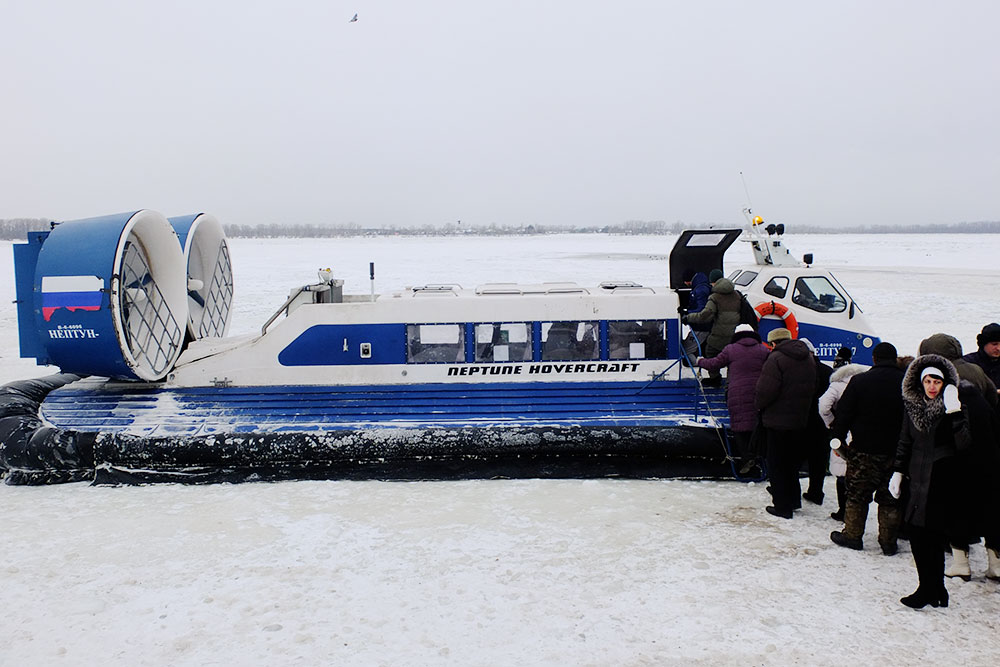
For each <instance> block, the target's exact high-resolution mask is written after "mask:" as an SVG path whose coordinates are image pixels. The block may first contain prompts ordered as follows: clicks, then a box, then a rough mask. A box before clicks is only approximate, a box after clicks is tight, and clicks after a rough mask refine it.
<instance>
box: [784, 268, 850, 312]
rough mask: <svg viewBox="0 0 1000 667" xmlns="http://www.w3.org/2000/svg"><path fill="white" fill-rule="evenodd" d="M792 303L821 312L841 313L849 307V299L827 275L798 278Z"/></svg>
mask: <svg viewBox="0 0 1000 667" xmlns="http://www.w3.org/2000/svg"><path fill="white" fill-rule="evenodd" d="M792 303H795V304H798V305H800V306H805V307H806V308H809V309H810V310H816V311H819V312H821V313H839V312H841V311H843V310H844V309H845V308H847V299H845V298H844V297H843V295H841V293H840V292H839V291H837V288H836V287H834V286H833V283H831V282H830V281H829V280H828V279H827V278H826V277H825V276H811V277H809V278H799V279H798V280H796V281H795V290H794V291H793V292H792Z"/></svg>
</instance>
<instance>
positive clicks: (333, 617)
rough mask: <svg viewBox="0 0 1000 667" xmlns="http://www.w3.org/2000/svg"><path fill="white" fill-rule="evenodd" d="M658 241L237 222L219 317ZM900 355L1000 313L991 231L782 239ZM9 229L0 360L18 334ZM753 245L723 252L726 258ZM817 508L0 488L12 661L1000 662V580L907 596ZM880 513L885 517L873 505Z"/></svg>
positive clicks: (8, 362)
mask: <svg viewBox="0 0 1000 667" xmlns="http://www.w3.org/2000/svg"><path fill="white" fill-rule="evenodd" d="M671 244H672V239H664V238H660V237H607V236H553V237H542V238H495V239H493V238H491V239H483V238H450V239H433V238H430V239H427V238H409V237H399V238H379V239H340V240H320V241H316V240H308V241H303V240H272V241H250V240H241V239H236V240H233V241H232V246H233V256H234V262H235V271H236V290H237V292H236V310H235V314H234V321H233V327H232V333H244V332H250V331H253V330H255V329H256V328H257V327H259V326H260V324H261V323H262V322H263V321H264V320H265V319H266V318H267V316H269V315H270V313H271V312H272V311H273V310H274V309H276V308H277V306H278V305H280V303H281V302H282V301H283V299H284V297H285V296H286V295H287V292H288V289H289V288H290V287H291V286H293V285H296V284H301V283H305V282H310V281H312V280H313V279H314V278H315V269H316V268H317V267H320V266H323V267H326V266H332V267H333V268H334V270H335V273H337V275H340V276H342V277H345V278H346V279H347V281H348V285H347V289H348V291H354V292H367V290H368V262H369V261H375V262H376V272H377V275H376V279H377V289H378V290H379V291H383V290H389V289H392V288H397V287H402V286H405V285H414V284H423V283H435V282H459V283H463V284H465V285H466V286H468V285H473V284H477V283H482V282H489V281H513V280H516V281H520V282H538V281H543V280H566V279H569V280H576V281H577V282H580V283H582V284H588V283H589V284H594V283H596V282H598V281H601V280H607V279H630V280H635V281H637V282H643V283H661V284H662V283H663V282H664V280H665V276H666V267H665V257H666V254H667V252H669V247H670V245H671ZM789 244H790V246H791V247H792V249H793V251H795V252H796V253H797V254H802V253H804V252H813V253H814V254H815V256H816V260H817V261H818V262H822V263H828V264H831V265H833V266H834V268H835V271H836V273H837V275H838V277H839V278H840V280H841V282H842V283H844V285H845V286H846V287H847V289H848V290H849V291H850V292H851V293H852V295H853V296H855V297H856V298H857V299H858V300H859V301H860V303H861V304H862V306H863V307H864V309H865V311H866V313H867V314H868V315H869V316H870V317H871V318H872V320H873V322H874V323H875V325H876V327H877V329H878V330H879V331H880V333H881V334H882V337H883V338H884V339H886V340H889V341H891V342H893V343H895V344H896V345H897V347H898V348H899V350H900V353H901V354H915V353H916V348H917V345H918V344H919V342H920V340H921V339H923V338H924V337H926V336H927V335H929V334H931V333H935V332H938V331H944V332H947V333H951V334H953V335H955V336H957V337H958V338H959V339H960V340H961V341H962V343H963V344H964V345H965V346H966V347H967V348H969V349H971V348H972V346H974V345H975V334H976V333H977V332H978V331H979V329H980V328H981V327H982V326H983V324H986V323H987V322H991V321H1000V301H998V300H997V298H996V296H995V295H996V294H998V293H1000V270H998V269H997V268H996V263H995V257H996V256H998V254H1000V237H997V236H956V237H947V236H940V235H899V236H832V235H831V236H801V237H798V238H796V237H790V238H789ZM9 245H10V244H9V243H8V242H0V276H4V278H3V281H2V282H0V299H2V300H3V303H4V304H8V305H4V306H2V307H0V382H8V381H11V380H15V379H20V378H24V377H29V376H32V375H41V374H46V373H48V372H49V371H50V370H52V369H44V368H38V367H36V366H34V363H33V362H32V361H31V360H21V359H19V358H18V356H17V354H18V353H17V334H16V318H15V313H14V307H13V306H12V305H9V304H10V302H11V301H12V300H13V299H14V288H13V284H12V283H13V280H12V277H13V269H12V260H11V253H10V249H9V248H8V247H6V246H9ZM744 254H745V257H746V259H747V260H748V261H749V253H748V251H746V249H745V248H734V250H733V251H731V253H730V257H729V258H728V259H729V260H730V264H728V265H727V269H729V268H731V267H732V266H735V265H736V264H737V263H739V262H738V261H737V260H738V259H739V257H740V256H744ZM827 493H828V500H827V503H826V505H824V506H823V507H817V506H815V505H808V504H807V506H806V507H805V508H804V509H803V511H802V512H800V513H799V515H797V516H796V518H795V519H794V520H793V521H785V520H782V519H776V518H773V517H771V516H769V515H767V514H765V513H764V512H763V507H764V506H765V505H766V504H767V494H766V492H765V491H764V488H763V485H743V484H738V483H735V482H689V481H680V480H673V481H634V480H633V481H625V480H585V481H577V480H565V481H551V480H550V481H543V480H520V481H470V482H421V483H384V482H290V483H280V484H245V485H237V486H230V485H219V486H209V487H184V486H170V485H163V486H151V487H137V488H132V487H122V488H108V487H91V486H88V485H86V484H73V485H64V486H56V487H44V488H23V487H7V486H0V507H3V510H4V514H3V526H4V539H3V540H2V541H0V575H2V579H0V582H2V583H0V590H2V591H3V598H4V603H3V605H2V607H0V627H2V628H3V630H4V632H3V637H2V638H0V665H24V664H46V665H48V664H66V665H71V664H72V665H89V664H93V663H95V662H101V663H104V664H122V665H124V664H128V665H133V664H138V665H162V664H172V665H207V664H220V665H222V664H225V665H233V664H269V665H285V664H308V665H312V664H352V665H354V664H356V665H382V664H385V665H401V664H402V665H425V664H454V665H497V664H503V665H514V664H541V665H563V664H578V665H662V664H680V663H683V664H706V665H719V664H721V665H747V664H775V665H779V664H782V665H783V664H803V665H835V664H844V663H850V662H862V661H863V662H864V663H871V662H875V663H878V662H882V663H906V662H916V661H926V662H930V663H932V664H934V663H943V664H959V663H963V664H975V665H979V664H982V665H986V664H990V665H992V664H995V662H996V656H997V655H1000V585H998V584H996V583H993V582H988V581H986V580H985V579H983V577H982V572H983V570H984V569H985V555H984V552H983V550H982V547H974V548H973V552H972V560H973V571H974V573H975V574H976V575H977V576H975V577H974V578H973V580H972V581H970V582H961V581H951V582H949V590H950V591H951V595H952V601H951V606H950V607H949V608H948V609H945V610H937V609H934V610H931V609H928V610H923V611H919V612H915V611H912V610H909V609H907V608H905V607H903V606H902V605H900V604H899V602H898V598H899V597H900V596H901V595H905V594H907V593H910V592H911V591H912V590H913V589H914V588H915V586H916V574H915V572H914V570H913V566H912V561H911V559H910V557H909V550H908V547H907V545H906V543H903V546H902V551H901V553H900V554H899V555H897V556H895V557H891V558H887V557H884V556H882V555H881V553H880V552H879V551H878V548H877V544H876V543H875V540H874V530H875V526H874V517H872V518H871V521H870V524H869V530H868V535H867V537H868V539H867V541H866V550H865V551H864V552H861V553H859V552H853V551H848V550H845V549H841V548H839V547H836V546H834V545H833V544H831V543H830V541H829V538H828V535H829V532H830V531H831V530H833V529H836V528H839V524H836V523H835V522H834V521H832V520H831V519H830V518H829V512H830V511H831V510H832V509H833V508H832V501H831V500H830V499H832V498H833V496H834V492H833V484H832V480H828V485H827ZM873 514H874V513H873Z"/></svg>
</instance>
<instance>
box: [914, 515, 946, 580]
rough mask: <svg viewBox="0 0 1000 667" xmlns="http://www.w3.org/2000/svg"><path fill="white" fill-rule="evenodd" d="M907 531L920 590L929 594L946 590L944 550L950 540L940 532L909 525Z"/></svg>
mask: <svg viewBox="0 0 1000 667" xmlns="http://www.w3.org/2000/svg"><path fill="white" fill-rule="evenodd" d="M907 529H908V532H909V536H910V550H911V551H912V552H913V564H914V565H916V566H917V579H918V580H919V582H920V586H919V588H920V590H923V591H924V592H927V593H936V592H938V591H940V590H941V589H942V588H944V550H945V547H946V546H947V545H948V538H947V537H945V534H944V533H942V532H941V531H939V530H933V529H927V528H923V527H920V526H914V525H908V526H907Z"/></svg>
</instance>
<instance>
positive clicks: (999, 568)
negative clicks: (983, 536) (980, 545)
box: [986, 549, 1000, 579]
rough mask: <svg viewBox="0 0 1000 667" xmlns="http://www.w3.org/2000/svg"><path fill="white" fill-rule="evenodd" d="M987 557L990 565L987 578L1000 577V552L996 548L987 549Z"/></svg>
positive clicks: (987, 569)
mask: <svg viewBox="0 0 1000 667" xmlns="http://www.w3.org/2000/svg"><path fill="white" fill-rule="evenodd" d="M986 558H987V559H988V561H989V566H988V567H987V568H986V578H987V579H1000V553H997V550H996V549H987V550H986Z"/></svg>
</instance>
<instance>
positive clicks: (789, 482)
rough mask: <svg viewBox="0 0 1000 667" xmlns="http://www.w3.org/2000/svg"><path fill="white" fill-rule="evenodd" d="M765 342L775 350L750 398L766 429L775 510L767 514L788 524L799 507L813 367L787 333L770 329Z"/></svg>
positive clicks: (800, 344) (802, 346) (769, 508)
mask: <svg viewBox="0 0 1000 667" xmlns="http://www.w3.org/2000/svg"><path fill="white" fill-rule="evenodd" d="M767 342H768V343H773V344H774V346H775V347H774V350H772V351H771V353H770V354H769V355H768V357H767V361H765V362H764V367H763V368H762V369H761V372H760V377H759V378H758V379H757V390H756V393H755V395H754V406H755V407H756V408H757V409H758V410H759V411H760V413H761V420H762V421H763V422H764V427H765V428H766V429H767V468H768V471H767V472H768V478H769V479H770V482H771V497H772V502H773V504H772V505H768V506H767V507H766V508H765V509H766V511H767V513H768V514H772V515H774V516H779V517H782V518H783V519H791V518H792V512H793V511H794V510H796V509H798V508H800V507H802V496H801V493H802V489H801V488H800V487H799V464H800V463H801V461H802V457H803V454H804V452H805V430H806V426H807V425H808V423H809V411H810V409H811V408H812V396H813V392H814V391H815V387H816V364H815V362H814V361H813V356H812V353H811V352H809V348H808V347H807V346H806V344H805V343H803V342H802V341H800V340H792V334H791V332H790V331H789V330H788V329H785V328H778V329H774V330H773V331H771V332H770V333H769V334H768V335H767Z"/></svg>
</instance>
